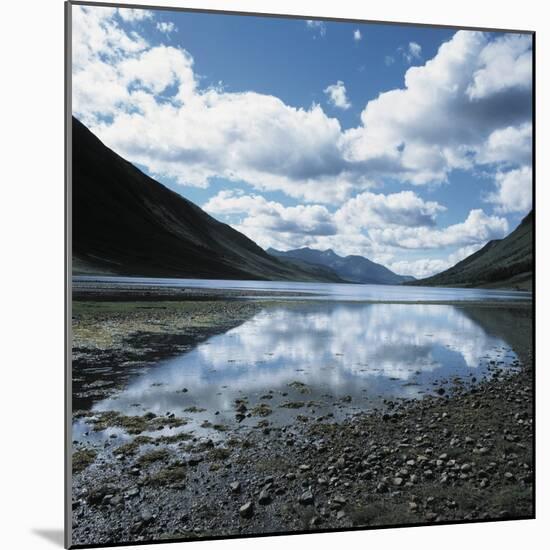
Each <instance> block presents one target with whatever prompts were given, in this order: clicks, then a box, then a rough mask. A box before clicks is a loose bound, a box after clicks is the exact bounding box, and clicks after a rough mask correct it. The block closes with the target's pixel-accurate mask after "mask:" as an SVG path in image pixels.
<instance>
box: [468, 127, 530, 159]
mask: <svg viewBox="0 0 550 550" xmlns="http://www.w3.org/2000/svg"><path fill="white" fill-rule="evenodd" d="M531 158H532V127H531V122H525V123H524V124H520V125H519V126H508V127H506V128H499V129H498V130H495V131H494V132H492V133H491V134H490V135H489V137H488V138H487V141H486V142H485V143H484V144H483V146H482V147H481V148H480V150H479V153H478V155H477V161H478V162H479V163H480V164H491V163H503V164H511V165H518V164H528V163H530V162H531Z"/></svg>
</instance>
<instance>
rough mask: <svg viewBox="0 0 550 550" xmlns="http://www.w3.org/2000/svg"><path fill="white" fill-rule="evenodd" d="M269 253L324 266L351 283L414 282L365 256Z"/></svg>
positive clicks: (300, 250)
mask: <svg viewBox="0 0 550 550" xmlns="http://www.w3.org/2000/svg"><path fill="white" fill-rule="evenodd" d="M267 251H268V252H269V254H271V255H273V256H275V257H277V258H284V259H287V260H291V261H293V262H296V263H297V265H300V266H303V265H312V266H323V267H325V268H328V269H330V270H332V271H333V272H334V273H335V274H336V275H337V276H338V277H340V278H341V279H343V280H344V281H346V282H349V283H363V284H375V285H399V284H401V283H403V282H406V281H411V280H414V277H410V276H407V275H397V274H396V273H394V272H393V271H390V270H389V269H388V268H387V267H384V266H383V265H381V264H377V263H375V262H372V261H371V260H369V259H367V258H364V257H363V256H346V257H342V256H338V254H336V253H335V252H334V250H332V249H328V250H324V251H321V250H315V249H312V248H307V247H306V248H298V249H295V250H288V251H286V252H282V251H281V250H275V249H274V248H268V250H267Z"/></svg>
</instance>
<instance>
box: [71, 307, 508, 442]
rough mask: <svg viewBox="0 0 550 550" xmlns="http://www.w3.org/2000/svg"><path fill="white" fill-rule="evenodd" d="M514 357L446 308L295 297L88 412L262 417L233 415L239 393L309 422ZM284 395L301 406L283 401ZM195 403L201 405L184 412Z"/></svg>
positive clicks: (80, 429) (275, 416)
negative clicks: (312, 300) (302, 300)
mask: <svg viewBox="0 0 550 550" xmlns="http://www.w3.org/2000/svg"><path fill="white" fill-rule="evenodd" d="M493 314H494V315H495V316H498V315H500V314H501V312H499V310H498V309H495V310H493ZM517 360H518V358H517V356H516V354H515V353H514V351H513V350H512V349H511V348H510V346H509V345H508V344H507V343H506V342H505V341H503V340H502V339H501V338H499V337H498V336H496V335H495V334H494V333H491V332H489V331H487V330H486V329H485V328H483V327H482V326H481V325H480V324H479V323H478V322H477V321H475V320H474V319H473V317H471V316H469V315H468V314H467V313H466V310H464V309H461V308H458V307H455V306H452V305H435V304H431V305H426V304H368V303H367V304H365V303H363V304H361V303H332V302H324V303H308V304H297V303H294V304H289V305H281V306H278V307H270V308H266V309H264V310H262V311H261V312H260V313H258V314H256V315H255V316H254V317H253V318H251V319H250V320H249V321H246V322H244V323H243V324H242V325H240V326H238V327H236V328H233V329H231V330H229V331H227V332H226V333H224V334H220V335H217V336H213V337H211V338H210V339H208V340H206V341H205V342H203V343H201V344H199V345H197V347H196V348H194V349H193V350H191V351H189V352H187V353H185V354H182V355H180V356H177V357H174V358H172V359H169V360H165V361H162V362H159V363H158V364H157V365H155V366H154V367H153V368H151V369H149V370H148V371H147V372H145V373H144V374H141V375H138V376H137V377H136V378H134V379H133V381H132V382H130V383H129V385H128V386H127V387H126V388H125V389H124V390H123V391H122V392H120V393H119V394H116V395H113V396H111V397H109V398H107V399H104V400H103V401H99V402H97V403H96V404H95V405H94V407H93V410H96V411H109V410H115V411H119V412H122V413H124V414H128V415H139V414H144V413H145V412H150V411H151V412H154V413H155V414H157V415H165V414H167V413H175V415H176V416H181V417H186V418H190V419H192V421H191V422H190V424H188V425H187V426H185V427H183V428H181V429H182V430H185V431H194V433H196V434H204V433H205V432H209V431H211V430H210V429H209V428H206V429H205V428H201V424H202V423H203V422H204V421H205V420H207V421H209V422H211V423H216V424H225V425H228V426H230V427H231V428H235V427H243V426H254V425H256V424H257V422H258V421H259V420H261V419H262V418H261V417H258V416H251V417H246V418H245V419H244V420H243V421H242V422H241V423H238V422H237V421H236V419H235V410H234V401H235V399H243V398H244V399H246V400H247V406H248V409H249V410H250V409H252V408H253V407H254V406H255V405H256V404H258V403H265V404H266V405H268V406H269V407H270V408H271V410H272V414H270V415H268V416H267V417H265V418H266V419H267V420H268V421H269V422H270V423H272V424H275V425H283V424H288V423H292V422H295V421H297V420H300V418H298V415H301V416H302V417H307V418H308V419H309V420H307V421H312V420H314V418H315V417H318V416H320V415H326V414H327V413H332V414H333V415H334V417H335V418H340V417H344V416H347V415H350V414H353V413H355V412H358V411H364V410H369V409H372V408H373V407H380V406H381V405H382V400H383V399H397V398H417V397H421V396H422V395H424V394H426V393H433V392H434V390H435V389H436V388H438V387H440V386H441V385H443V386H446V388H447V390H446V391H447V392H448V391H449V389H450V388H451V385H452V382H453V380H456V379H457V378H458V379H461V380H463V381H465V382H466V383H471V382H472V381H473V379H474V378H475V379H478V380H479V379H480V378H481V377H482V376H484V375H490V369H491V368H492V367H495V366H498V367H500V368H515V366H516V365H517ZM436 384H437V385H436ZM184 389H186V390H187V391H182V390H184ZM266 396H271V398H267V397H266ZM288 402H293V403H297V402H303V403H304V406H303V407H299V408H295V409H294V408H292V409H288V408H284V407H281V406H280V405H282V404H284V403H288ZM192 406H195V407H198V408H202V409H206V410H205V411H203V412H199V413H191V412H188V411H186V410H185V409H187V408H189V407H192ZM301 421H304V419H303V418H302V419H301ZM87 431H88V428H87V426H86V423H85V421H82V420H80V421H78V422H77V423H76V424H75V426H74V434H73V435H74V438H75V439H80V438H82V437H83V434H84V433H85V432H87ZM120 432H121V431H120V430H115V429H112V430H106V431H105V433H103V434H100V435H99V434H95V435H94V437H108V436H109V435H111V434H112V433H117V434H119V435H120ZM175 432H176V430H168V429H166V430H164V431H163V432H158V434H159V435H160V434H164V435H166V434H170V433H175Z"/></svg>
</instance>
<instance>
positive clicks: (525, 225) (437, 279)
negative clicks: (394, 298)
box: [409, 212, 533, 290]
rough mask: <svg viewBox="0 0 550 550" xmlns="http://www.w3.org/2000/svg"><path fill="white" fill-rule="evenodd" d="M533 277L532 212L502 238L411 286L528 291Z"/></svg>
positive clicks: (490, 242)
mask: <svg viewBox="0 0 550 550" xmlns="http://www.w3.org/2000/svg"><path fill="white" fill-rule="evenodd" d="M532 278H533V213H532V212H529V214H527V216H525V218H523V220H522V222H521V223H520V224H519V226H518V227H517V228H516V229H515V230H514V231H512V233H510V234H509V235H508V236H507V237H505V238H504V239H499V240H493V241H489V242H488V243H487V244H486V245H485V246H484V247H483V248H481V249H480V250H478V251H477V252H475V253H474V254H472V255H471V256H468V257H467V258H465V259H464V260H462V261H461V262H458V263H457V264H456V265H455V266H453V267H451V268H450V269H447V270H446V271H443V272H441V273H438V274H437V275H434V276H433V277H428V278H427V279H420V280H417V281H414V282H413V283H409V284H415V285H424V286H455V287H456V286H458V287H462V286H464V287H484V288H520V289H525V290H531V288H532Z"/></svg>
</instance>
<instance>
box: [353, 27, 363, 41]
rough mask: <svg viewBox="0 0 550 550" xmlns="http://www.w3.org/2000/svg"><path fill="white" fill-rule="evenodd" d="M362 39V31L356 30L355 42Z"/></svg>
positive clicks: (354, 32)
mask: <svg viewBox="0 0 550 550" xmlns="http://www.w3.org/2000/svg"><path fill="white" fill-rule="evenodd" d="M362 38H363V35H362V34H361V31H360V30H359V29H355V30H354V31H353V40H355V42H359V41H361V39H362Z"/></svg>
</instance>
